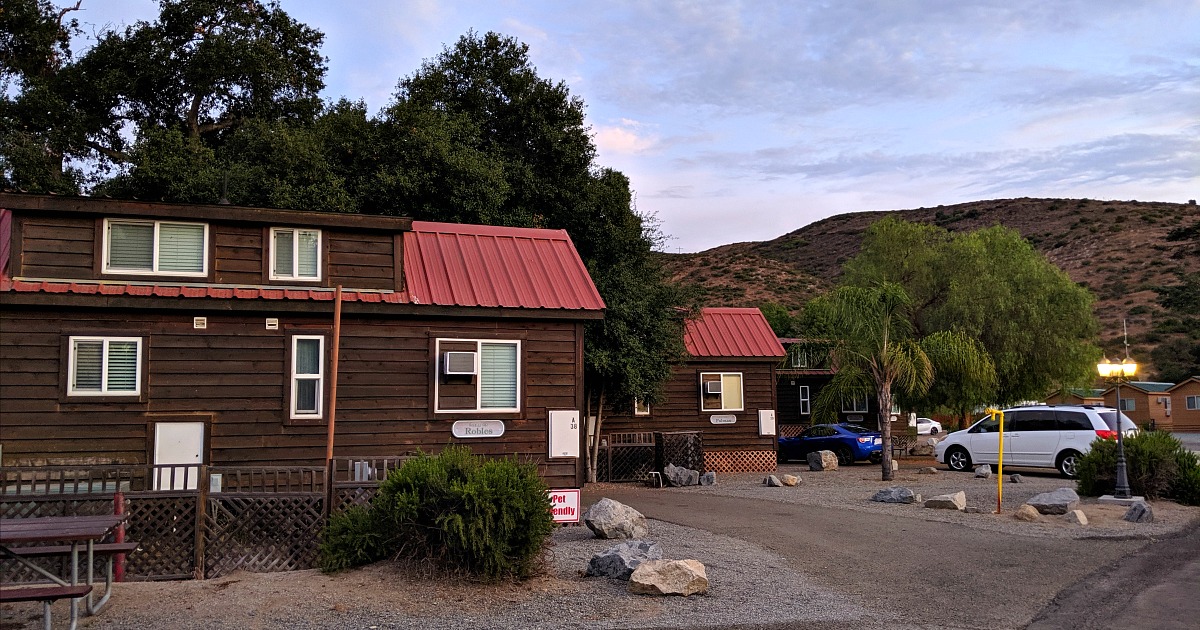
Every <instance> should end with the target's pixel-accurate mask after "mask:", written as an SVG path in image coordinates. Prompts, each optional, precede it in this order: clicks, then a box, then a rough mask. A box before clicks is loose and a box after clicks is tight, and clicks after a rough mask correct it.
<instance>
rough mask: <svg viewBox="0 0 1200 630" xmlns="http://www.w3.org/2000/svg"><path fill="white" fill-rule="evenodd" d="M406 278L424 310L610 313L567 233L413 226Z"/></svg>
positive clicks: (406, 241) (425, 223)
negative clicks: (441, 307) (486, 308)
mask: <svg viewBox="0 0 1200 630" xmlns="http://www.w3.org/2000/svg"><path fill="white" fill-rule="evenodd" d="M404 273H405V282H406V284H407V288H408V293H409V296H410V297H411V298H412V301H413V302H415V303H419V304H438V305H444V306H493V307H496V306H499V307H509V308H556V309H573V310H578V309H582V310H600V309H603V308H604V300H602V299H601V298H600V293H599V292H598V291H596V285H594V284H592V278H591V276H589V275H588V272H587V268H586V267H584V265H583V261H582V260H580V258H579V254H578V252H576V251H575V246H574V244H573V243H571V238H570V237H569V236H567V232H566V230H540V229H532V228H512V227H497V226H489V225H461V224H456V223H432V222H429V221H413V224H412V231H411V232H405V233H404Z"/></svg>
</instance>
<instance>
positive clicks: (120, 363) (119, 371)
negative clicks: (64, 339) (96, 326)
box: [67, 337, 142, 396]
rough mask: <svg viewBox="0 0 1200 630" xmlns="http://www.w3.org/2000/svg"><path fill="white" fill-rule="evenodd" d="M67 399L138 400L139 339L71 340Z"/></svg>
mask: <svg viewBox="0 0 1200 630" xmlns="http://www.w3.org/2000/svg"><path fill="white" fill-rule="evenodd" d="M70 348H71V351H70V353H71V356H70V358H69V364H68V365H69V368H68V374H67V395H68V396H138V395H140V394H141V387H142V339H141V337H71V338H70Z"/></svg>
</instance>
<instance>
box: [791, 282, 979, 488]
mask: <svg viewBox="0 0 1200 630" xmlns="http://www.w3.org/2000/svg"><path fill="white" fill-rule="evenodd" d="M910 306H911V300H910V298H909V296H908V294H907V293H906V292H905V291H904V289H903V288H901V287H900V285H898V284H893V283H890V282H884V283H880V284H878V285H876V286H875V287H871V288H863V287H840V288H838V289H837V290H835V291H833V292H832V293H830V294H829V295H827V296H824V297H821V298H817V299H816V300H814V301H813V302H811V303H810V305H809V307H808V310H809V313H808V314H807V315H809V318H810V321H814V322H815V323H816V325H817V326H819V327H820V328H821V329H822V330H821V331H820V332H821V333H822V334H823V335H824V336H826V337H827V338H829V339H832V340H833V341H834V346H833V349H832V351H831V360H832V364H833V369H834V370H835V374H834V376H833V379H832V380H831V381H830V382H829V384H828V385H826V386H825V387H823V388H821V393H820V394H818V396H817V400H816V401H815V404H814V410H813V411H814V415H815V416H817V418H818V419H821V420H822V421H828V418H829V417H830V416H836V410H837V408H838V407H839V406H840V403H841V401H842V400H844V399H845V398H848V397H851V396H862V395H864V394H874V395H875V398H876V400H877V401H878V403H879V427H880V431H881V432H882V433H883V461H882V466H883V480H884V481H891V480H892V423H891V409H892V401H893V399H894V394H899V395H900V396H901V397H902V398H904V399H912V398H917V397H919V396H921V395H922V394H924V393H925V392H926V391H928V390H929V387H930V386H931V385H932V384H933V382H934V376H935V374H936V373H938V371H939V370H944V371H945V373H946V374H947V375H950V374H953V375H954V376H955V377H956V378H959V379H967V380H970V381H972V382H977V383H983V384H985V385H988V384H990V386H991V387H994V386H995V379H996V372H995V368H994V366H993V365H992V361H991V358H990V357H989V356H988V354H987V352H986V351H985V350H984V349H983V346H982V345H981V344H980V343H979V342H978V341H976V340H974V339H971V338H970V337H967V336H966V335H964V334H962V333H960V332H957V331H941V332H936V333H933V334H931V335H929V336H927V337H924V338H921V339H917V338H915V336H914V333H913V331H914V326H913V322H912V319H911V311H910ZM835 421H836V420H835Z"/></svg>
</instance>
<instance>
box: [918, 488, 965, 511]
mask: <svg viewBox="0 0 1200 630" xmlns="http://www.w3.org/2000/svg"><path fill="white" fill-rule="evenodd" d="M925 507H927V508H934V509H937V510H959V511H961V510H962V509H963V508H965V507H967V493H966V492H963V491H962V490H959V491H958V492H955V493H954V494H939V495H938V496H936V497H933V498H932V499H928V500H926V501H925Z"/></svg>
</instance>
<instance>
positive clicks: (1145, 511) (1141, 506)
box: [1121, 501, 1154, 523]
mask: <svg viewBox="0 0 1200 630" xmlns="http://www.w3.org/2000/svg"><path fill="white" fill-rule="evenodd" d="M1121 518H1123V519H1125V520H1127V521H1129V522H1130V523H1153V522H1154V510H1151V509H1150V504H1149V503H1146V502H1145V501H1138V502H1137V503H1134V504H1133V505H1130V506H1129V509H1128V510H1126V511H1125V516H1122V517H1121Z"/></svg>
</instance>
